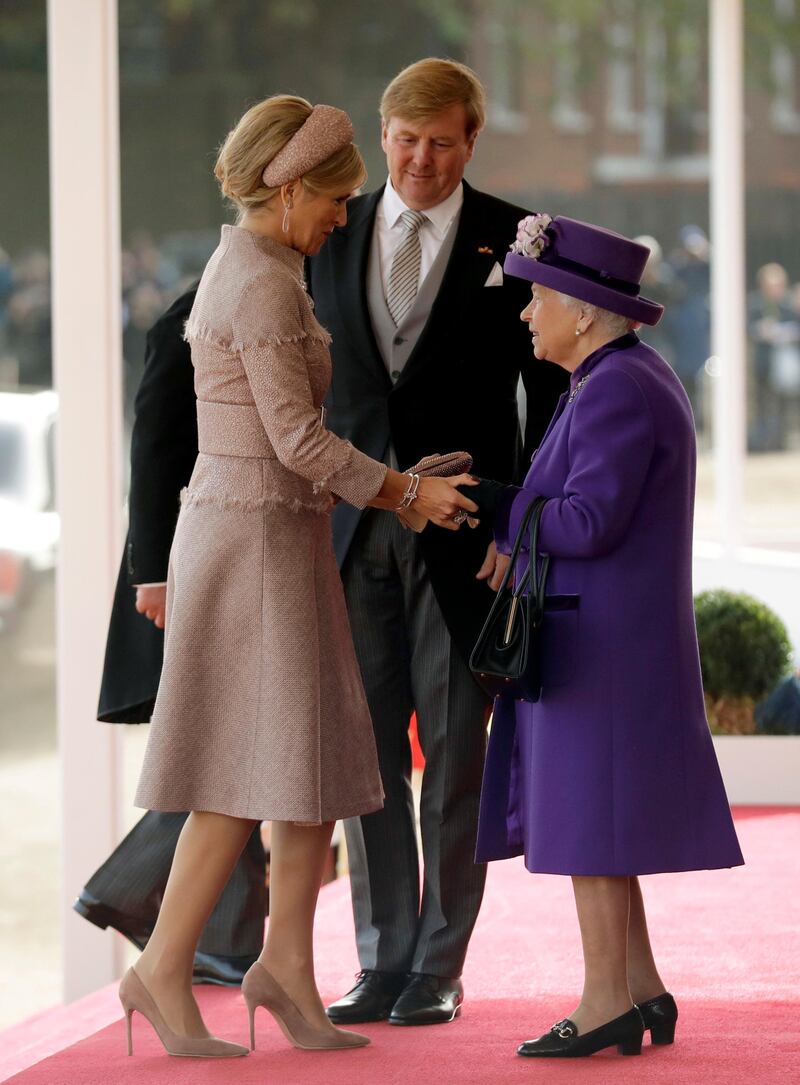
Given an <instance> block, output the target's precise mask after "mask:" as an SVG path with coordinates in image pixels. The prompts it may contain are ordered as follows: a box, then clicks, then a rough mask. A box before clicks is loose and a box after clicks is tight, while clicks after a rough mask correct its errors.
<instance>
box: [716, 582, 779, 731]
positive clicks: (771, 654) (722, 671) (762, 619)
mask: <svg viewBox="0 0 800 1085" xmlns="http://www.w3.org/2000/svg"><path fill="white" fill-rule="evenodd" d="M695 618H696V621H697V640H698V644H699V647H700V666H701V669H702V672H703V689H704V690H705V693H706V705H707V708H708V714H709V724H710V725H711V729H712V731H716V732H718V733H722V734H751V733H752V732H753V731H754V730H755V719H754V717H753V705H754V703H755V702H756V701H760V700H761V699H762V697H765V696H766V695H767V694H768V693H769V692H770V691H771V690H772V689H774V687H775V686H776V685H777V683H778V682H779V681H780V680H781V678H783V677H784V676H785V675H786V674H788V673H789V671H790V669H791V661H792V646H791V644H790V642H789V637H788V635H787V633H786V626H785V625H784V624H783V622H782V621H781V620H780V618H779V617H778V616H777V614H775V613H774V612H773V611H772V610H770V608H769V607H768V606H766V604H765V603H762V602H761V601H760V600H758V599H754V598H753V596H752V595H746V594H745V593H744V592H730V591H722V590H721V589H715V590H714V591H705V592H701V593H700V594H699V595H697V596H696V597H695Z"/></svg>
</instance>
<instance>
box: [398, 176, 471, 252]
mask: <svg viewBox="0 0 800 1085" xmlns="http://www.w3.org/2000/svg"><path fill="white" fill-rule="evenodd" d="M463 202H464V184H463V182H461V183H459V184H458V185H457V186H456V188H455V191H453V192H451V193H450V195H449V196H448V197H447V199H446V200H442V202H441V203H437V204H436V206H435V207H428V208H426V209H425V211H424V212H423V214H424V215H425V217H426V218H427V219H428V221H429V222H430V224H431V225H430V228H431V230H432V231H433V233H434V234H435V235H436V236H437V238H438V239H439V240H442V239H443V238H444V235H445V234H446V233H447V231H448V229H449V228H450V225H451V223H452V221H453V219H454V218H455V217H456V215H457V214H458V212H459V211H460V210H461V205H462V204H463ZM381 210H382V212H383V217H384V220H385V222H386V225H387V226H388V227H389V229H390V230H391V229H394V227H395V226H396V225H397V223H398V221H399V219H400V216H401V215H402V213H403V212H404V211H408V210H409V208H408V206H407V205H406V204H405V203H404V202H403V200H402V199H401V198H400V196H399V195H398V193H397V190H396V189H395V187H394V185H393V184H392V179H391V177H389V178H387V180H386V188H385V189H384V190H383V199H382V200H381Z"/></svg>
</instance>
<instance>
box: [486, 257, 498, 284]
mask: <svg viewBox="0 0 800 1085" xmlns="http://www.w3.org/2000/svg"><path fill="white" fill-rule="evenodd" d="M483 285H484V286H502V285H503V269H502V268H501V267H500V265H499V264H498V263H497V261H495V265H494V267H493V268H492V270H491V271H490V272H489V278H488V279H487V280H486V282H485V283H484V284H483Z"/></svg>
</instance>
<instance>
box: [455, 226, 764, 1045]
mask: <svg viewBox="0 0 800 1085" xmlns="http://www.w3.org/2000/svg"><path fill="white" fill-rule="evenodd" d="M647 256H648V250H647V249H646V248H645V247H644V246H643V245H639V244H636V243H635V242H633V241H629V240H628V239H627V238H624V237H621V236H620V235H618V234H614V233H611V232H609V231H607V230H604V229H601V228H600V227H597V226H590V225H588V224H587V223H583V222H577V221H575V220H573V219H568V218H564V217H558V218H554V219H552V220H551V219H550V217H549V216H548V215H533V216H530V217H529V218H527V219H524V220H523V221H522V223H520V232H519V234H518V235H517V241H516V243H515V244H514V245H513V246H512V251H511V252H510V253H509V254H508V255H507V257H506V261H505V270H506V272H507V273H508V274H511V275H514V276H518V277H520V278H523V279H527V280H529V281H530V282H531V284H532V290H531V294H532V297H531V302H530V305H528V307H527V308H526V309H525V310H524V312H523V313H522V314H521V317H522V319H523V320H524V321H526V322H527V323H528V324H529V326H530V330H531V336H532V339H533V348H534V353H535V355H536V358H537V359H541V360H547V361H550V362H555V363H557V364H558V365H560V366H562V367H563V368H564V369H566V370H568V371H569V372H570V374H571V378H570V390H569V391H568V392H567V393H565V394H564V395H563V396H562V398H561V401H560V402H559V405H558V407H557V409H556V413H555V415H554V417H553V420H552V422H551V423H550V427H549V429H548V431H547V433H546V434H545V436H544V438H543V440H542V443H541V446H540V447H539V449H538V451H537V452H536V454H535V456H534V458H533V461H532V464H531V468H530V470H529V472H528V475H527V477H526V479H525V482H524V484H523V486H522V487H521V488H518V487H513V486H501V485H499V484H498V483H493V482H489V481H483V482H481V483H480V484H479V486H477V487H475V488H473V489H471V490H470V496H471V497H472V498H473V500H476V501H477V502H478V504H479V507H480V509H481V515H483V516H486V517H488V516H493V517H494V525H495V537H496V539H497V542H498V548H499V549H500V550H501V551H505V553H508V552H509V549H510V546H511V544H512V543H513V540H514V538H515V537H516V534H517V530H518V527H519V525H520V522H521V520H522V517H523V516H524V513H525V511H526V510H527V508H528V507H529V505H530V503H531V501H532V500H533V498H535V497H545V498H547V503H546V505H545V506H544V511H543V513H542V518H541V524H540V536H539V549H540V552H541V553H547V554H549V555H550V572H549V579H548V585H547V592H548V595H551V594H552V595H558V596H561V597H564V596H567V597H571V603H572V607H571V608H570V609H559V610H552V611H550V612H548V611H546V612H545V620H544V623H543V658H542V661H541V662H542V669H541V676H542V693H541V697H540V699H539V701H538V702H536V703H529V702H525V701H518V702H514V701H513V700H512V701H508V700H506V699H504V698H502V697H501V698H498V700H497V701H496V703H495V711H494V720H493V725H492V732H491V736H490V743H489V753H488V758H487V763H486V770H485V776H484V785H483V793H482V796H481V815H480V827H479V836H478V846H477V860H478V861H479V862H485V861H487V860H492V859H506V858H509V857H511V856H514V855H520V854H523V855H524V857H525V865H526V867H527V868H528V870H530V871H532V872H539V873H550V874H569V875H571V876H572V880H573V887H574V894H575V902H576V905H577V911H578V919H579V923H580V930H581V940H582V943H583V954H584V965H585V982H584V989H583V994H582V997H581V1000H580V1003H579V1004H578V1006H577V1008H576V1009H575V1010H574V1011H573V1012H572V1013H571V1014H570V1016H569V1017H568V1018H565V1019H564V1020H562V1021H559V1023H558V1024H557V1025H554V1026H553V1028H552V1029H551V1030H550V1032H548V1033H545V1035H543V1036H541V1037H540V1038H539V1039H536V1040H529V1041H527V1042H525V1043H523V1044H522V1045H521V1046H520V1047H519V1049H518V1053H519V1054H520V1055H526V1056H533V1057H541V1056H559V1057H565V1056H566V1057H574V1056H580V1055H591V1054H592V1053H594V1052H595V1051H599V1050H601V1049H602V1048H604V1047H609V1046H612V1045H617V1046H618V1049H619V1050H620V1052H621V1053H622V1054H628V1055H634V1054H638V1053H639V1052H640V1050H641V1043H642V1036H643V1032H644V1030H646V1029H649V1030H650V1035H651V1040H652V1042H653V1043H656V1044H667V1043H671V1042H672V1040H673V1037H674V1032H675V1022H676V1020H677V1016H678V1010H677V1006H676V1004H675V1000H674V999H673V997H672V995H670V994H668V993H667V992H666V989H665V986H664V983H663V982H662V979H661V976H660V975H659V972H658V969H657V967H656V964H655V961H654V959H653V954H652V951H651V948H650V941H649V938H648V933H647V924H646V920H645V912H644V905H643V903H642V894H641V890H640V887H639V881H638V875H640V874H654V873H658V872H663V871H679V870H699V869H710V868H717V867H731V866H736V865H738V864H740V863H742V862H743V859H742V855H741V851H740V850H739V844H738V841H737V839H736V833H735V831H734V828H733V822H732V819H731V814H730V809H729V806H728V801H727V798H726V795H725V789H724V786H723V783H722V779H721V776H720V772H719V768H718V765H717V761H716V757H715V754H714V748H713V745H712V742H711V736H710V734H709V730H708V725H707V723H706V717H705V711H704V704H703V691H702V686H701V680H700V665H699V659H698V652H697V637H696V632H695V624H694V611H693V603H692V567H691V566H692V512H693V506H694V490H695V439H694V424H693V420H692V412H691V408H690V406H689V400H688V399H687V397H686V393H685V392H684V390H683V388H682V386H681V384H680V381H679V380H678V379H677V377H676V376H675V374H674V372H673V371H672V370H671V369H670V367H669V365H668V364H667V363H666V362H665V361H664V360H663V358H662V357H661V356H660V355H659V354H658V353H657V352H656V351H654V350H653V349H652V348H651V347H649V346H646V345H645V344H644V343H642V342H640V341H639V339H638V337H637V336H636V334H635V329H636V328H638V327H639V326H640V325H641V324H642V323H645V324H655V323H657V321H658V320H659V318H660V317H661V314H662V311H663V310H662V307H661V306H660V305H657V304H655V303H654V302H651V301H648V300H647V299H645V298H643V297H641V296H640V294H639V282H640V277H641V273H642V270H643V268H644V266H645V262H646V259H647ZM524 560H525V561H527V555H524ZM561 601H562V602H563V599H562V600H561Z"/></svg>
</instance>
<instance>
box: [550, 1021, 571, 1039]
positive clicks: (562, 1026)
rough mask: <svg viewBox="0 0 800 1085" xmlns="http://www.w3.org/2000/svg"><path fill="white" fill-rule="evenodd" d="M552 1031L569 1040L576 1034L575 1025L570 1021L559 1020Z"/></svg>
mask: <svg viewBox="0 0 800 1085" xmlns="http://www.w3.org/2000/svg"><path fill="white" fill-rule="evenodd" d="M550 1031H551V1032H555V1033H557V1034H558V1035H559V1036H560V1037H561V1039H562V1040H569V1039H570V1038H571V1037H572V1036H574V1035H575V1027H574V1025H571V1024H570V1023H569V1021H557V1022H556V1024H555V1025H553V1027H552V1028H551V1029H550Z"/></svg>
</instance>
